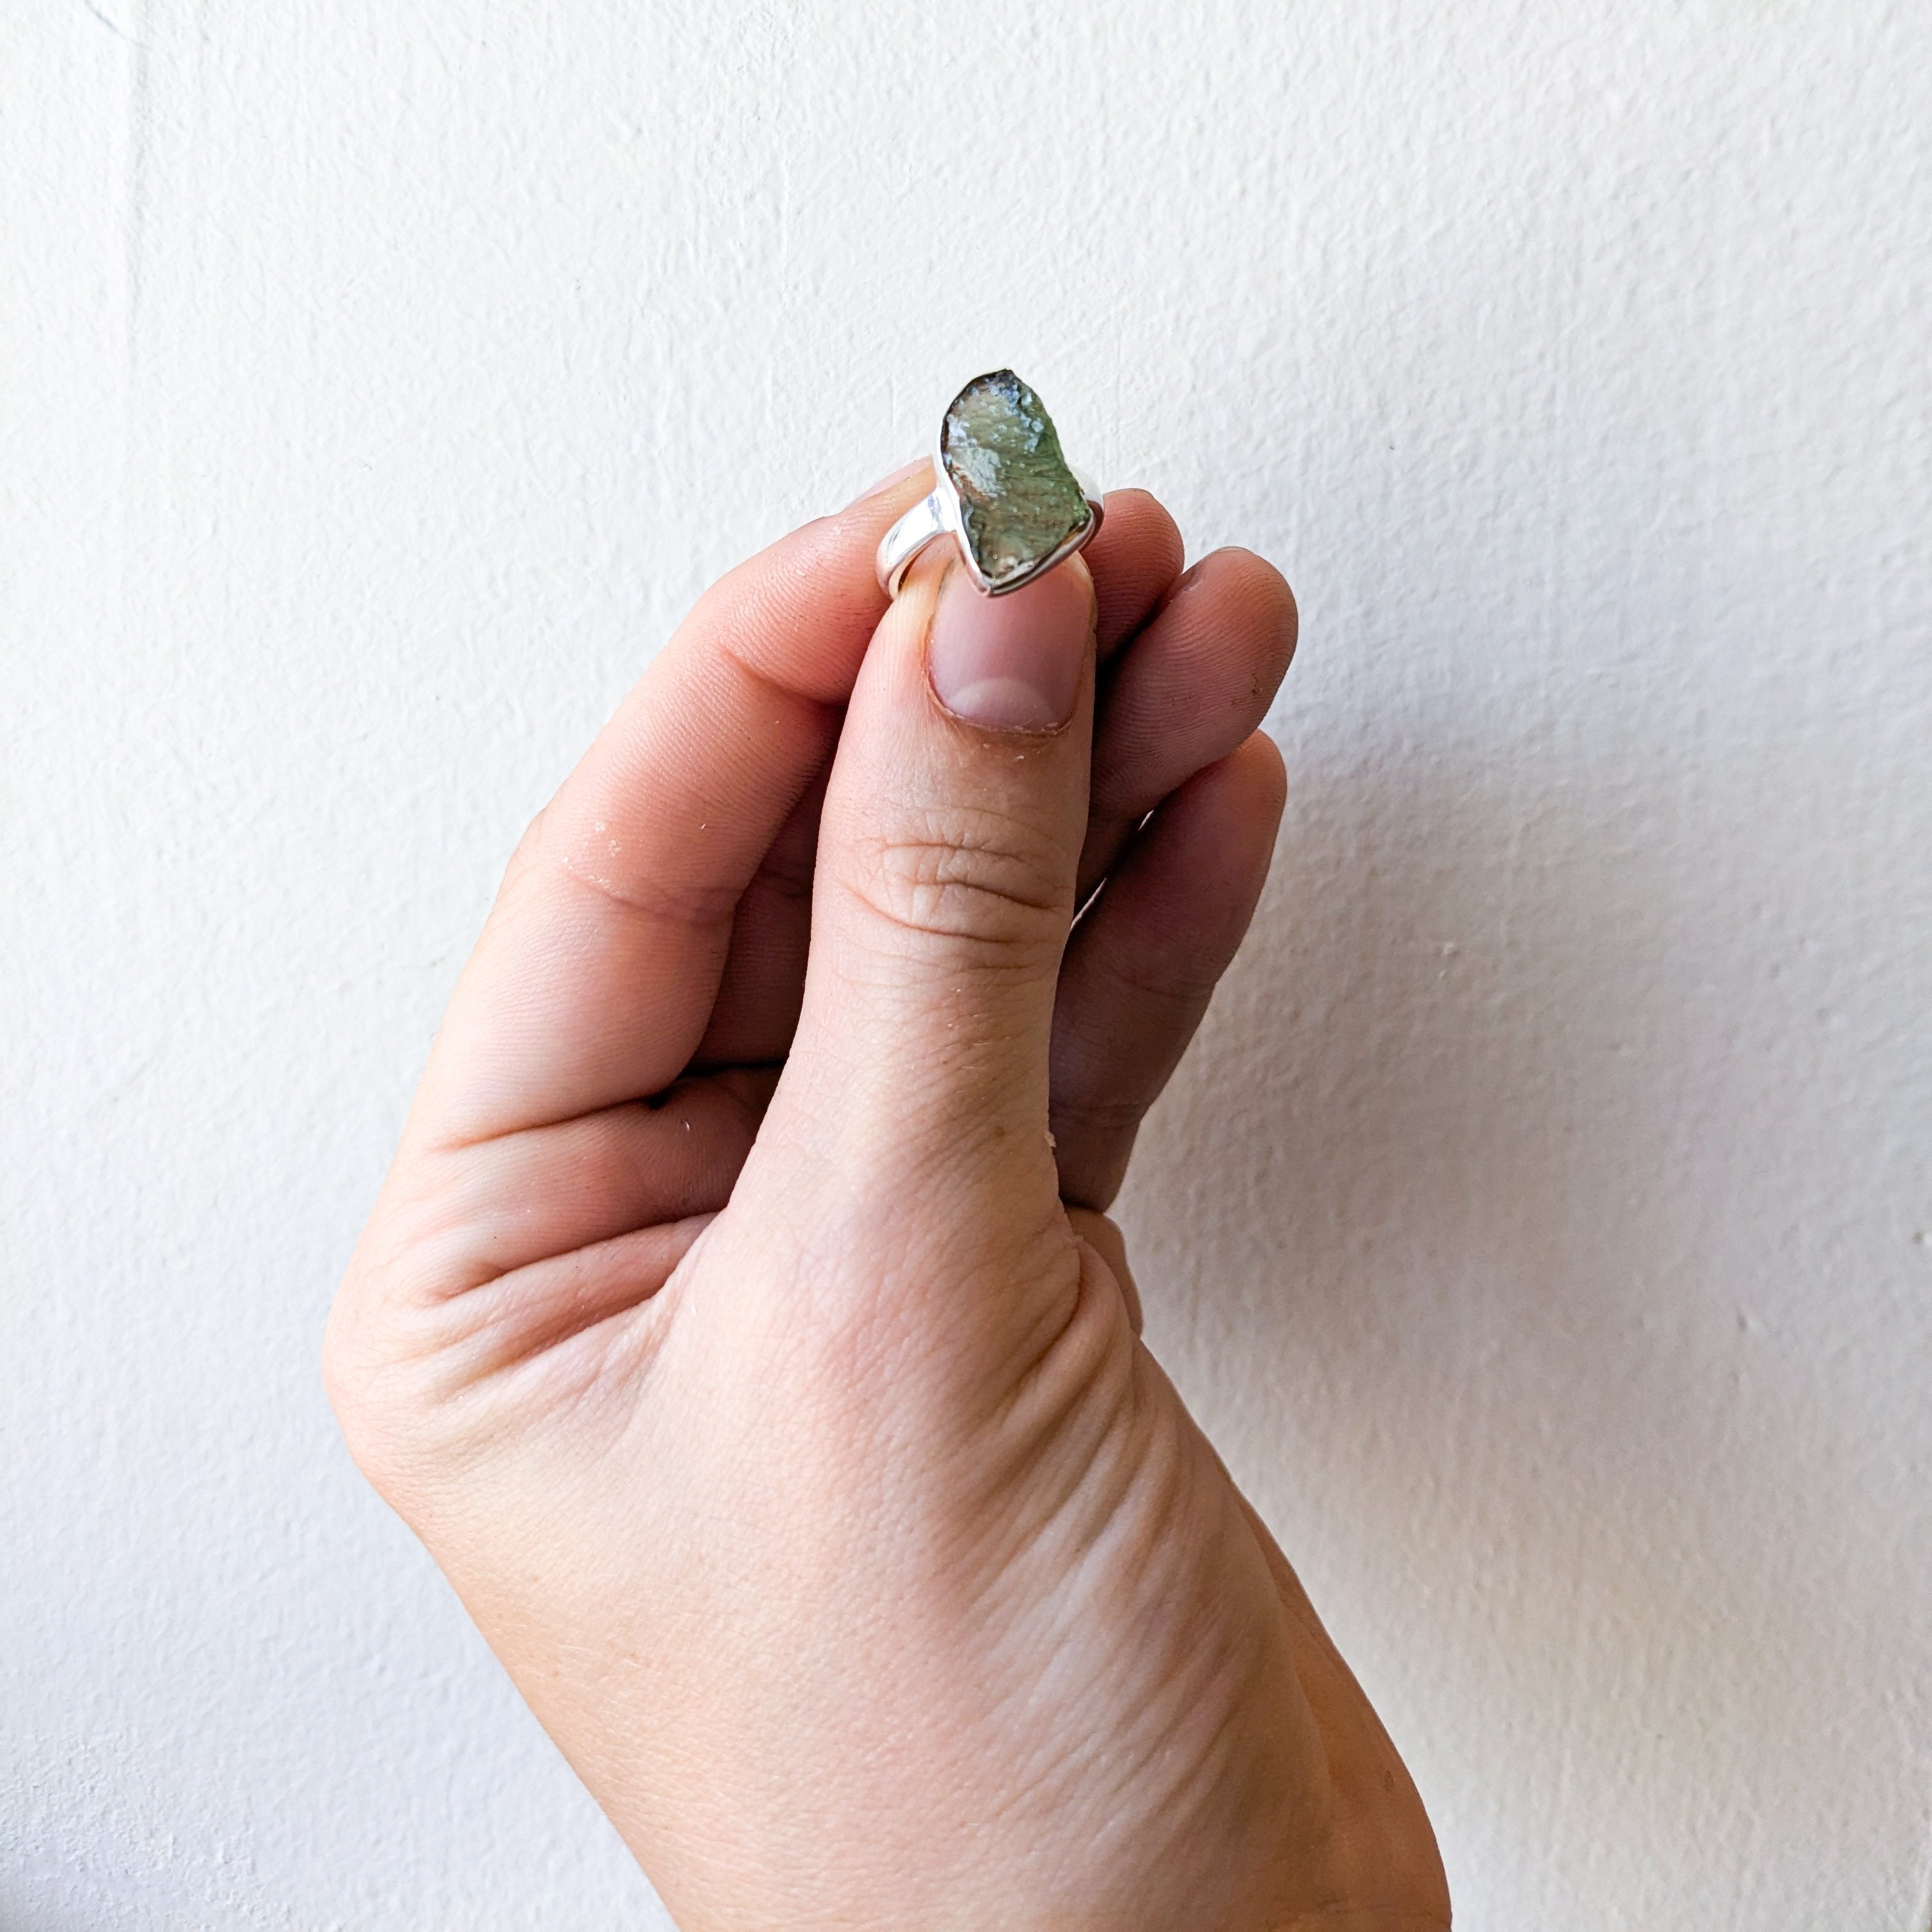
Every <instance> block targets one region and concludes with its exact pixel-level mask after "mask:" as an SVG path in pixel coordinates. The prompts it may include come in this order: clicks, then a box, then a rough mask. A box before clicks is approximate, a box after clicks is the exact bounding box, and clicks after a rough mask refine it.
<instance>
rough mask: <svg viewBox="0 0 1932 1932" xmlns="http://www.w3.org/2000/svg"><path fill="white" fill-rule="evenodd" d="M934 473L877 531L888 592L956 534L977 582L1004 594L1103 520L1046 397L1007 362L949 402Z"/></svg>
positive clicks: (1089, 535)
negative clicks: (919, 498)
mask: <svg viewBox="0 0 1932 1932" xmlns="http://www.w3.org/2000/svg"><path fill="white" fill-rule="evenodd" d="M932 473H933V475H934V477H935V478H936V481H935V483H934V485H933V489H932V494H931V495H930V496H928V497H927V498H926V500H925V501H924V502H921V503H916V504H915V505H913V508H910V510H908V511H907V512H906V513H905V514H904V516H902V517H900V519H899V520H898V522H897V523H895V524H893V526H892V528H891V529H889V530H888V531H886V533H885V535H884V536H883V537H882V538H880V540H879V553H878V557H877V571H878V576H879V587H880V589H882V590H883V591H884V592H885V593H886V595H887V596H888V597H896V596H897V595H898V589H899V586H900V584H901V583H903V582H904V579H905V574H906V571H907V570H908V569H909V568H910V567H911V564H912V560H913V558H914V557H916V556H918V554H919V552H920V551H921V550H923V549H925V547H926V545H927V544H929V543H931V542H932V541H934V540H935V538H939V537H947V536H950V537H951V538H953V539H954V541H956V542H957V544H959V553H960V555H961V556H962V558H964V559H965V564H966V568H967V571H968V574H970V575H971V577H972V580H973V583H974V588H975V589H978V590H980V591H982V592H984V593H985V594H986V595H987V596H989V597H1004V595H1006V594H1007V592H1008V591H1010V590H1017V589H1019V588H1020V587H1021V586H1022V584H1027V583H1031V582H1032V581H1033V580H1034V578H1035V577H1040V576H1043V575H1044V574H1046V572H1047V571H1049V570H1051V569H1052V568H1053V566H1054V565H1055V564H1056V563H1058V562H1060V561H1061V559H1062V558H1064V557H1069V556H1072V555H1073V553H1074V552H1075V551H1076V550H1080V549H1082V548H1084V547H1085V545H1086V544H1088V543H1090V542H1091V541H1092V540H1093V537H1094V532H1095V531H1097V529H1099V528H1100V517H1101V514H1102V511H1101V505H1100V495H1099V493H1098V492H1097V491H1096V490H1094V489H1093V488H1092V487H1091V486H1089V485H1088V484H1085V483H1084V482H1082V481H1081V479H1080V478H1079V476H1078V475H1076V474H1075V472H1073V469H1070V467H1069V466H1068V465H1067V459H1066V458H1065V457H1064V456H1063V455H1061V452H1060V436H1059V433H1058V431H1056V430H1055V428H1054V427H1053V419H1052V417H1051V416H1049V415H1048V414H1047V413H1046V406H1045V404H1043V403H1042V402H1041V401H1040V398H1039V397H1037V395H1034V392H1033V391H1032V390H1031V389H1029V388H1028V386H1026V384H1025V383H1022V381H1021V380H1020V379H1019V377H1017V376H1016V375H1015V374H1013V371H1011V370H1010V369H995V370H994V371H992V373H991V374H988V375H985V376H975V377H974V378H973V380H972V381H971V382H970V383H968V384H967V385H966V386H965V389H962V390H961V391H960V392H959V395H956V396H955V397H954V398H953V401H951V402H950V404H948V405H947V410H946V413H945V415H944V416H943V417H942V418H941V419H940V425H939V440H938V443H937V444H936V445H935V447H934V451H933V463H932Z"/></svg>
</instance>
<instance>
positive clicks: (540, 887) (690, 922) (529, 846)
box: [415, 471, 926, 1144]
mask: <svg viewBox="0 0 1932 1932" xmlns="http://www.w3.org/2000/svg"><path fill="white" fill-rule="evenodd" d="M925 487H926V473H925V472H923V471H922V472H919V473H918V474H916V475H912V476H907V477H904V478H901V479H900V480H899V481H896V482H895V483H892V484H889V485H888V486H887V487H885V488H883V489H882V490H879V491H878V492H877V493H874V494H873V495H871V496H865V497H862V498H861V499H859V501H858V502H856V503H854V504H853V505H851V506H850V508H847V509H846V510H844V511H841V513H840V514H838V515H837V516H834V517H821V518H820V519H819V520H817V521H816V522H814V523H807V524H805V526H803V527H802V529H796V530H794V531H793V532H792V533H791V534H790V535H789V536H787V537H784V538H781V539H780V540H779V541H778V542H777V543H775V544H772V545H771V546H770V547H769V548H768V549H766V550H763V551H761V552H760V553H759V554H758V555H757V556H754V557H753V558H751V559H750V560H749V561H748V562H745V563H742V564H740V565H739V566H738V567H737V568H736V569H734V570H733V571H730V572H728V573H727V574H726V575H725V576H724V577H721V578H720V579H719V580H718V582H717V583H715V584H714V585H713V586H712V587H711V589H709V590H708V591H706V592H705V594H704V595H703V597H701V598H700V599H699V600H698V601H697V604H696V605H695V606H694V608H693V609H692V610H691V614H690V615H689V616H688V617H687V618H686V619H685V621H684V622H683V623H682V624H681V625H679V628H678V629H677V631H676V634H674V635H673V637H672V638H671V640H670V643H667V645H666V646H664V649H663V650H662V651H661V652H660V653H659V654H658V657H657V658H656V659H655V661H653V663H652V664H651V666H650V667H649V670H647V671H646V673H644V676H643V678H642V679H640V680H639V682H638V683H637V685H636V687H635V688H634V689H633V690H632V691H631V694H630V695H629V696H628V697H626V698H625V700H624V702H623V703H622V705H621V706H619V708H618V709H617V712H616V715H614V716H613V718H611V720H610V723H609V724H607V725H606V726H605V727H604V729H603V730H602V731H601V733H598V737H597V739H596V740H595V742H594V743H593V744H592V745H591V747H590V748H589V751H587V752H586V754H584V757H583V760H582V762H581V763H579V764H578V766H577V768H576V769H575V770H574V771H573V772H571V775H570V776H569V777H568V778H567V779H565V781H564V784H563V785H562V788H561V789H560V790H559V791H558V793H557V794H556V796H555V797H554V798H553V799H552V800H551V801H550V803H549V804H548V805H547V806H545V807H544V810H543V811H542V812H541V814H539V815H538V817H537V819H536V820H535V823H532V826H530V829H529V831H528V832H527V833H526V835H525V836H524V838H523V843H522V844H521V845H520V847H518V848H517V853H516V856H515V857H514V859H512V860H511V864H510V867H509V869H508V872H507V874H505V878H504V881H503V884H502V889H501V890H500V891H499V893H498V895H497V899H496V904H495V905H494V907H493V908H492V909H491V911H490V917H489V919H488V921H487V923H486V924H485V926H484V930H483V934H482V936H481V939H480V940H479V941H478V944H477V947H476V950H475V953H474V954H473V955H472V957H471V959H470V961H469V965H467V966H466V967H465V968H464V969H463V975H462V977H461V978H460V980H459V981H458V985H457V989H456V992H455V996H454V998H453V999H452V1002H451V1006H450V1010H449V1016H448V1017H447V1018H446V1020H445V1022H444V1023H443V1031H442V1032H441V1034H440V1036H439V1037H438V1040H437V1046H436V1050H435V1052H434V1055H432V1056H431V1062H430V1067H429V1070H428V1073H427V1075H426V1076H425V1080H424V1084H423V1089H422V1094H421V1096H420V1097H419V1102H418V1107H417V1113H416V1120H415V1125H416V1130H417V1131H419V1132H421V1133H425V1134H426V1135H427V1136H428V1137H429V1138H430V1139H432V1140H433V1141H435V1142H443V1143H445V1144H449V1143H455V1142H469V1141H475V1140H480V1139H487V1138H489V1137H491V1136H495V1135H498V1134H502V1133H514V1132H516V1131H517V1130H521V1129H523V1128H526V1127H536V1126H541V1125H544V1124H547V1123H550V1122H553V1121H560V1120H567V1119H570V1118H574V1117H575V1116H576V1115H579V1114H582V1113H586V1112H590V1111H592V1109H596V1108H599V1107H604V1106H611V1105H613V1104H614V1103H617V1102H619V1101H622V1100H634V1099H636V1098H637V1097H640V1095H644V1094H653V1093H656V1092H658V1091H660V1090H661V1089H662V1088H664V1087H667V1086H668V1085H670V1082H672V1081H673V1080H674V1079H676V1077H677V1075H678V1073H679V1072H680V1071H681V1070H682V1068H683V1067H684V1065H685V1062H686V1061H688V1059H689V1058H690V1057H691V1053H692V1052H693V1051H694V1049H695V1048H696V1047H697V1043H698V1041H699V1040H700V1037H702V1035H703V1030H704V1024H705V1021H706V1018H707V1017H708V1016H709V1013H710V1010H711V1003H712V998H713V996H714V995H715V991H716V988H717V982H718V974H719V973H720V971H721V968H722V967H723V965H724V956H725V953H726V949H727V947H728V946H729V944H730V936H731V922H732V916H733V913H734V912H735V910H736V907H737V903H738V900H739V896H740V895H742V892H744V890H745V886H747V885H748V883H750V881H751V877H752V876H753V874H754V873H755V872H756V871H757V867H758V863H759V861H760V859H762V858H763V856H764V855H765V853H766V850H767V849H768V848H769V846H770V844H771V842H772V839H773V838H775V836H776V835H777V833H778V829H779V827H780V826H781V825H782V824H783V823H784V820H785V817H786V816H787V814H788V813H789V812H790V810H791V808H792V806H793V804H794V802H796V799H798V797H799V795H800V794H801V793H802V792H803V791H804V790H805V787H806V785H807V784H808V783H809V782H810V781H811V778H812V776H813V775H814V772H816V771H817V769H818V768H819V767H820V766H821V765H822V764H823V763H824V761H825V760H826V757H827V756H828V755H829V753H830V751H831V749H832V744H833V742H834V741H835V739H836V738H837V736H838V721H839V718H840V715H841V712H842V709H843V707H844V702H845V699H846V697H847V695H848V694H850V691H851V688H852V684H853V679H855V678H856V676H857V674H858V669H859V662H860V661H861V660H862V658H863V657H864V655H865V646H866V644H867V643H868V641H869V640H870V638H871V634H872V631H873V628H874V626H875V625H877V622H878V620H879V619H880V616H881V615H883V612H884V610H885V607H886V599H885V596H884V594H883V592H881V591H880V589H879V587H878V584H877V581H876V580H875V579H874V576H873V571H872V559H873V553H874V550H875V549H876V548H877V544H878V541H879V539H880V537H881V536H883V535H884V533H885V532H886V529H887V528H888V527H889V526H890V525H891V523H892V521H893V520H894V519H895V517H897V516H898V514H899V513H900V512H901V511H903V510H904V508H907V505H909V504H910V503H911V502H914V501H916V499H917V498H918V496H919V493H920V492H921V491H922V490H923V489H924V488H925Z"/></svg>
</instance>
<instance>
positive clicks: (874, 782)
mask: <svg viewBox="0 0 1932 1932" xmlns="http://www.w3.org/2000/svg"><path fill="white" fill-rule="evenodd" d="M1093 709H1094V585H1093V580H1092V579H1091V577H1089V576H1088V572H1087V568H1086V566H1085V564H1084V563H1083V562H1082V561H1081V560H1080V559H1079V558H1078V557H1077V556H1076V557H1073V558H1070V559H1068V560H1067V562H1064V563H1062V564H1060V565H1057V566H1056V567H1055V568H1054V569H1052V570H1051V571H1049V572H1048V573H1047V574H1046V575H1045V576H1044V577H1040V578H1039V579H1038V580H1036V581H1035V582H1034V583H1031V584H1029V585H1028V586H1025V588H1024V589H1019V590H1016V591H1013V592H1010V593H1009V594H1007V595H1005V596H1002V597H998V598H993V597H988V596H986V595H983V594H982V593H981V592H979V591H978V590H977V589H975V588H974V585H973V583H972V580H971V577H969V576H968V573H967V571H965V568H964V567H963V566H962V565H960V564H959V562H958V561H957V559H950V558H947V557H944V556H941V557H934V558H932V561H931V562H926V561H924V560H922V563H921V565H920V566H919V567H918V568H916V569H915V571H913V573H912V574H910V576H909V577H907V580H906V583H905V585H904V587H903V589H901V592H900V595H899V596H898V598H897V600H896V601H895V602H894V603H893V604H892V606H891V607H890V608H889V610H887V611H886V615H885V616H884V617H883V619H882V620H881V621H880V625H879V627H878V629H877V631H876V632H875V634H874V637H873V640H872V643H871V649H870V650H869V651H868V653H867V655H866V658H865V664H864V666H863V667H862V670H861V672H860V674H859V679H858V682H857V685H856V688H854V690H853V694H852V698H851V702H850V706H849V708H848V709H847V714H846V719H845V724H844V730H843V732H842V733H841V736H840V739H839V741H838V751H837V754H836V755H835V758H834V760H833V763H832V773H831V777H830V780H829V784H828V787H827V789H826V799H825V805H824V809H823V815H822V817H821V820H820V832H819V844H818V862H817V877H816V880H815V882H814V894H813V910H812V930H811V953H810V959H809V963H808V967H807V970H806V974H805V1004H804V1009H803V1011H802V1013H801V1015H800V1019H799V1030H798V1033H797V1035H796V1039H795V1041H794V1045H793V1052H792V1056H791V1061H790V1065H789V1066H788V1067H787V1076H786V1079H785V1082H784V1086H783V1088H781V1094H782V1095H783V1098H782V1099H781V1100H780V1101H779V1102H778V1103H776V1104H777V1105H778V1107H779V1108H780V1109H781V1119H782V1111H783V1110H784V1109H789V1108H790V1107H791V1106H794V1105H797V1106H802V1107H803V1108H804V1109H806V1110H807V1112H808V1114H809V1115H810V1116H811V1133H812V1135H813V1137H814V1139H815V1140H816V1141H817V1143H818V1145H819V1148H820V1151H822V1152H823V1153H826V1154H830V1155H832V1157H834V1158H835V1159H836V1160H838V1163H839V1165H840V1166H841V1169H843V1170H844V1172H845V1173H846V1175H847V1177H848V1178H850V1179H853V1180H854V1181H860V1183H861V1184H876V1183H877V1182H879V1181H883V1180H892V1181H900V1182H910V1183H916V1182H919V1181H925V1180H929V1179H930V1178H932V1176H933V1175H934V1174H935V1171H938V1172H941V1173H944V1174H945V1175H949V1176H950V1177H952V1178H955V1179H966V1178H968V1177H969V1176H970V1175H971V1173H973V1172H979V1173H980V1174H983V1175H998V1177H999V1178H1000V1180H1001V1183H1002V1184H1005V1185H1013V1184H1019V1185H1021V1186H1023V1187H1025V1188H1026V1189H1027V1190H1028V1193H1029V1194H1030V1195H1033V1196H1037V1197H1038V1199H1037V1202H1032V1203H1031V1205H1034V1206H1035V1207H1037V1208H1038V1210H1039V1211H1040V1212H1041V1213H1043V1214H1045V1213H1053V1212H1057V1211H1058V1182H1057V1179H1056V1177H1055V1168H1054V1162H1053V1157H1052V1143H1051V1142H1050V1141H1049V1139H1048V1135H1047V1054H1048V1047H1049V1041H1050V1039H1051V1035H1052V1021H1053V1004H1054V994H1055V987H1056V985H1057V983H1058V977H1059V971H1060V962H1061V953H1062V952H1063V950H1064V947H1065V946H1066V943H1067V932H1068V929H1069V928H1070V926H1071V924H1072V922H1073V911H1074V888H1075V883H1076V872H1077V868H1078V865H1079V854H1080V848H1081V842H1082V838H1083V837H1084V835H1085V830H1086V823H1087V801H1088V767H1089V762H1090V752H1091V741H1092V736H1093ZM772 1125H773V1126H775V1127H776V1126H779V1125H780V1121H774V1122H772ZM968 1192H969V1193H977V1190H974V1189H971V1187H970V1185H969V1189H968ZM927 1198H928V1199H930V1198H931V1196H927ZM1010 1205H1012V1206H1013V1207H1014V1208H1019V1206H1020V1205H1021V1204H1020V1202H1019V1201H1018V1200H1014V1201H1013V1202H1012V1203H1011V1204H1010ZM1027 1218H1028V1219H1029V1220H1031V1219H1032V1218H1033V1217H1031V1216H1028V1217H1027ZM1034 1225H1035V1226H1037V1225H1038V1223H1037V1220H1036V1221H1035V1222H1034Z"/></svg>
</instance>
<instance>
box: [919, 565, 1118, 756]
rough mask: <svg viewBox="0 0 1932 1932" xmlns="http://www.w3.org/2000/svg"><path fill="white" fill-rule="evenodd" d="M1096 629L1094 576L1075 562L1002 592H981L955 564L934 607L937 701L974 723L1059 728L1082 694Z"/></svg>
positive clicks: (932, 667)
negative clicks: (1083, 679)
mask: <svg viewBox="0 0 1932 1932" xmlns="http://www.w3.org/2000/svg"><path fill="white" fill-rule="evenodd" d="M1093 634H1094V592H1093V586H1092V581H1091V579H1090V578H1089V577H1088V574H1087V572H1086V571H1085V568H1082V566H1081V565H1079V563H1078V562H1073V563H1067V564H1062V565H1059V566H1058V568H1055V569H1052V570H1049V571H1048V572H1047V573H1046V575H1045V576H1044V577H1040V578H1038V579H1037V580H1035V581H1034V582H1033V583H1029V584H1028V586H1026V587H1025V589H1023V590H1014V591H1010V592H1008V593H1007V595H1005V596H1004V597H987V596H984V595H982V594H981V593H980V592H979V591H977V590H976V589H974V587H973V580H972V579H971V577H969V576H968V574H967V573H966V571H965V567H964V566H963V565H959V564H955V565H953V567H952V568H950V570H948V571H947V573H946V578H945V581H944V583H941V586H940V587H939V606H938V609H937V610H935V611H934V612H933V613H932V634H931V636H930V637H929V639H928V640H927V643H926V665H927V670H928V674H929V676H931V678H932V688H933V691H934V692H935V694H936V695H937V696H938V699H939V701H940V703H941V704H943V705H944V706H945V707H946V708H947V710H949V711H950V712H952V713H953V715H954V716H955V717H956V718H965V720H966V721H968V723H969V724H986V725H991V726H992V727H995V728H996V729H998V730H1007V731H1052V730H1058V728H1059V727H1061V725H1063V724H1065V723H1066V722H1067V720H1068V719H1069V718H1071V717H1072V716H1073V710H1074V706H1076V705H1077V704H1078V703H1079V701H1080V681H1081V679H1082V677H1083V676H1085V673H1086V669H1087V654H1088V651H1089V650H1090V649H1091V648H1092V644H1093Z"/></svg>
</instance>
